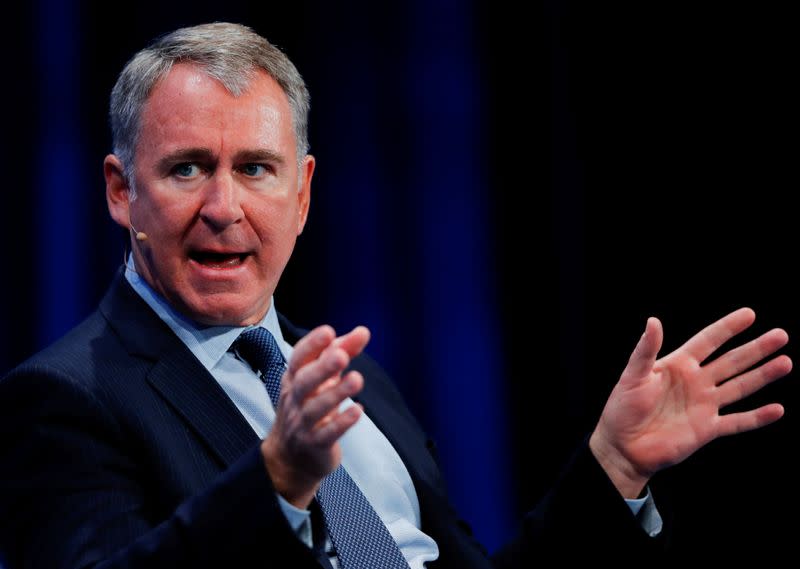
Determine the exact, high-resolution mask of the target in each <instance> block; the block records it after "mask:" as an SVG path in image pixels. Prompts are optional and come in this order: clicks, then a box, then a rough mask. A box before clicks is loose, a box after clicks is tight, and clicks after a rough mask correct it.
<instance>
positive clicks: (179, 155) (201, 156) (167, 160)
mask: <svg viewBox="0 0 800 569" xmlns="http://www.w3.org/2000/svg"><path fill="white" fill-rule="evenodd" d="M213 160H214V153H213V152H211V149H210V148H180V149H178V150H175V151H173V152H170V153H169V154H167V155H166V156H163V157H161V158H160V159H159V160H158V162H157V164H156V168H157V169H158V170H159V171H162V172H166V171H168V170H170V169H171V168H172V167H173V166H174V165H176V164H180V163H181V162H211V161H213Z"/></svg>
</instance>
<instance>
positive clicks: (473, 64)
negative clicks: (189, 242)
mask: <svg viewBox="0 0 800 569" xmlns="http://www.w3.org/2000/svg"><path fill="white" fill-rule="evenodd" d="M378 4H380V6H379V5H378ZM698 4H701V3H695V2H683V1H678V2H669V3H666V2H664V3H661V2H655V3H653V2H650V3H643V2H633V1H625V2H617V3H614V4H613V6H609V5H607V3H600V2H585V3H578V2H568V1H561V2H559V1H556V0H550V1H540V2H534V3H530V4H528V6H527V8H526V9H525V10H523V9H522V8H520V6H519V5H518V4H517V3H514V4H512V3H510V2H502V1H485V0H473V1H472V2H455V1H450V2H444V1H438V2H426V1H423V0H413V1H411V2H389V3H376V2H367V1H348V2H340V3H333V2H312V1H311V0H305V1H296V2H292V3H290V4H288V5H287V4H277V3H265V2H246V1H241V0H228V1H227V2H225V3H224V7H220V6H219V5H218V3H211V2H197V1H195V2H154V1H152V0H145V1H141V2H137V3H136V5H135V6H133V5H130V6H125V7H124V8H123V7H122V6H120V7H119V8H117V7H115V8H114V9H113V10H112V9H111V8H110V7H109V6H108V5H107V4H105V3H99V2H89V1H79V0H73V1H71V2H53V1H40V2H38V3H33V4H31V5H30V6H29V7H23V6H19V7H15V8H7V11H8V20H7V26H6V27H7V28H8V30H7V31H6V32H5V33H4V34H3V42H4V45H3V48H4V51H5V53H6V58H5V61H4V63H5V84H4V86H3V87H2V92H3V102H4V108H5V111H6V112H5V116H4V118H5V128H4V136H3V137H2V138H3V143H2V144H3V146H2V154H0V156H2V158H3V167H2V170H1V171H2V173H3V178H2V182H3V192H2V197H0V200H1V201H0V203H2V210H0V211H2V219H3V223H2V224H0V238H1V239H2V242H3V243H4V244H5V247H4V254H5V256H6V258H5V260H4V263H3V268H2V278H1V279H0V294H2V299H3V303H2V313H1V314H2V316H1V318H0V373H4V372H5V371H7V370H8V369H10V368H11V367H12V366H13V365H15V364H16V363H18V362H19V361H21V360H22V359H23V358H24V357H26V356H28V355H30V354H32V353H33V352H34V351H36V350H37V349H39V348H40V347H42V346H44V345H46V344H47V343H49V342H50V341H52V340H53V339H55V338H57V337H58V336H60V335H61V334H63V332H64V331H66V330H67V329H69V328H70V327H71V326H73V325H74V324H75V323H77V322H78V321H79V320H80V319H81V318H82V317H84V316H85V315H86V314H88V312H89V311H90V310H91V309H92V307H93V306H94V305H95V304H96V302H97V300H98V299H99V297H100V295H101V294H102V293H103V291H104V290H105V287H106V285H107V284H108V281H109V280H110V278H111V276H112V275H113V273H114V270H115V269H116V267H118V266H119V264H120V263H121V259H122V242H123V237H122V235H121V233H120V231H119V230H118V228H116V227H115V226H114V225H113V223H112V222H111V221H110V220H109V218H108V215H107V213H106V210H105V202H104V195H103V190H104V183H103V179H102V168H101V164H102V159H103V156H104V155H105V153H107V152H108V151H109V148H110V137H109V134H108V128H107V123H106V113H107V100H108V93H109V92H110V89H111V86H112V85H113V83H114V81H115V78H116V74H117V73H118V72H119V70H120V69H121V67H122V66H123V65H124V63H125V61H126V60H127V58H128V57H130V56H131V55H132V54H133V52H134V51H136V50H137V49H139V48H141V47H143V46H144V45H145V43H147V41H149V40H150V39H152V38H153V37H155V36H156V35H158V34H161V33H164V32H166V31H169V30H172V29H174V28H176V27H179V26H183V25H191V24H195V23H200V22H205V21H212V20H229V21H237V22H241V23H245V24H247V25H249V26H251V27H253V28H254V29H256V31H258V32H260V33H262V34H264V35H265V36H266V37H267V38H269V39H270V40H271V41H272V42H273V43H275V44H277V45H278V46H280V47H281V48H283V49H284V50H285V51H286V52H287V53H288V55H289V56H290V57H291V58H292V60H293V61H294V62H295V63H296V65H297V66H298V68H299V69H300V72H301V73H302V74H303V76H304V77H305V79H306V81H307V83H308V85H309V88H310V90H311V95H312V114H311V145H312V152H313V153H314V154H315V156H316V157H317V160H318V163H317V173H316V175H315V178H314V192H313V200H312V210H311V218H310V222H309V225H308V226H307V229H306V232H305V233H304V235H303V236H302V238H301V240H300V242H299V244H298V248H297V250H296V253H295V257H294V259H293V261H292V262H291V263H290V265H289V268H288V269H287V272H286V273H285V275H284V279H283V281H282V283H281V285H280V286H279V289H278V291H277V294H276V300H277V305H278V307H279V309H280V310H281V311H282V312H284V313H285V314H287V315H289V316H290V317H291V318H292V319H293V320H295V321H296V322H297V323H298V324H301V325H304V326H314V325H316V324H319V323H322V322H330V323H332V324H334V325H335V326H336V327H337V329H340V330H344V329H346V328H349V327H351V326H353V325H355V324H358V323H365V324H367V325H369V326H370V328H371V329H372V331H373V336H374V339H373V342H372V343H371V345H370V351H371V352H372V354H373V355H375V356H376V357H377V358H378V359H380V360H381V361H382V362H383V363H384V365H385V366H386V367H387V369H389V371H390V372H391V373H392V375H393V376H394V377H395V378H396V380H397V382H398V384H399V386H400V387H401V389H402V391H403V392H404V393H405V395H406V396H407V397H408V399H409V402H410V405H411V406H412V408H413V409H414V410H415V411H416V412H417V414H418V415H419V417H420V419H421V421H422V423H423V424H424V425H425V426H426V428H428V429H429V430H430V432H431V433H432V434H433V435H434V437H435V438H436V439H437V440H438V442H439V446H440V448H441V451H442V459H443V466H444V469H445V473H446V475H447V477H448V481H449V483H450V486H451V491H452V493H453V498H454V501H455V502H456V503H457V505H458V507H459V509H460V511H462V513H463V514H464V515H465V517H467V519H468V520H469V521H470V522H471V523H472V524H473V525H474V527H475V530H476V532H477V534H478V536H479V538H481V539H482V541H484V543H486V544H487V546H488V547H489V548H490V549H494V548H496V547H497V546H498V545H499V544H500V543H501V542H502V540H503V536H505V535H508V534H509V533H510V531H512V529H513V527H514V526H515V523H516V520H517V519H518V517H519V516H520V515H521V514H522V512H524V511H525V510H527V509H528V508H529V507H531V506H532V505H533V504H534V503H535V502H536V501H537V500H538V499H539V498H540V497H541V496H542V494H543V492H544V491H545V490H546V488H547V487H548V485H549V484H550V483H551V482H552V480H553V479H554V477H555V476H556V474H557V472H558V469H559V467H560V465H561V464H562V463H563V462H564V461H565V460H566V458H567V457H568V455H569V453H570V452H571V450H572V449H573V448H574V446H575V445H576V444H577V443H578V441H580V439H581V438H582V437H583V436H585V435H586V433H588V432H589V431H590V430H591V428H592V427H593V425H594V422H595V421H596V419H597V417H598V416H599V413H600V411H601V409H602V406H603V403H604V401H605V399H606V397H607V396H608V393H609V392H610V390H611V387H612V386H613V385H614V383H615V382H616V380H617V378H618V376H619V373H620V372H621V370H622V369H623V367H624V365H625V362H626V361H627V358H628V354H629V353H630V350H631V349H632V348H633V346H634V344H635V342H636V341H637V339H638V338H639V336H640V334H641V332H642V330H643V328H644V323H645V320H646V318H647V316H650V315H655V316H658V317H659V318H661V320H662V322H663V324H664V328H665V334H666V337H665V347H664V351H663V353H668V352H669V351H671V350H672V349H674V348H676V347H678V346H679V345H680V344H681V343H682V342H683V341H685V340H686V339H688V338H689V337H690V336H691V335H692V334H694V333H695V332H696V331H698V330H700V329H701V328H702V327H704V326H705V325H707V324H709V323H711V322H712V321H714V320H716V319H717V318H719V317H721V316H723V315H724V314H726V313H727V312H729V311H731V310H733V309H735V308H738V307H740V306H743V305H748V306H751V307H752V308H754V309H755V310H756V312H757V314H758V320H757V322H756V324H755V326H754V329H753V331H752V332H751V331H748V332H747V333H746V334H744V335H743V338H742V341H743V340H744V339H747V338H752V337H754V336H755V335H756V334H758V333H761V332H764V331H766V330H768V329H769V328H771V327H775V326H780V327H783V328H785V329H786V330H787V331H788V332H789V334H790V336H793V335H794V334H795V332H796V330H797V327H796V324H795V323H796V322H797V318H798V303H797V300H796V297H795V290H796V288H797V286H796V285H797V282H796V279H797V277H795V276H793V275H794V274H795V273H796V271H795V270H794V269H795V267H794V261H795V259H794V255H793V253H794V251H795V232H794V228H795V225H796V223H797V222H796V215H795V212H794V209H793V203H794V200H793V197H794V196H793V195H792V194H793V193H794V192H796V191H797V189H798V184H797V174H796V172H797V168H796V163H795V162H796V159H795V156H796V155H797V149H798V148H797V141H796V132H797V126H798V120H797V118H798V117H797V111H796V108H797V106H796V101H797V100H798V92H797V88H796V87H795V86H794V85H793V82H792V81H790V77H791V76H793V75H796V67H797V66H796V60H797V52H798V50H797V47H798V46H797V39H796V38H797V34H796V32H795V31H794V29H793V22H794V20H793V19H792V18H791V15H790V13H789V9H788V8H770V7H768V6H766V5H763V4H759V5H758V7H752V6H750V7H748V6H746V5H745V6H740V7H738V8H737V7H733V6H732V5H730V4H728V3H722V2H719V3H702V5H698ZM776 5H777V4H776ZM792 70H794V71H792ZM790 102H791V103H793V104H790ZM737 343H740V341H739V340H737ZM795 349H796V348H794V346H793V344H791V343H790V345H789V346H788V347H787V348H786V349H784V350H783V351H784V352H785V353H788V354H789V355H791V356H793V357H795V354H794V352H795ZM796 381H797V380H796V378H795V377H794V374H792V375H790V376H789V377H788V378H786V379H784V380H782V381H780V382H779V383H777V384H774V385H772V386H769V387H768V388H766V389H765V390H763V392H762V393H759V394H757V395H755V396H753V397H751V398H750V400H748V401H747V402H746V405H738V406H737V407H736V409H740V408H741V409H743V408H750V407H752V406H755V405H757V404H760V403H764V402H769V401H774V400H778V401H781V402H782V403H784V404H785V406H786V408H787V414H786V417H785V418H784V419H783V420H781V421H780V422H779V423H778V424H776V425H772V426H770V427H767V428H765V429H763V430H760V431H757V432H754V433H748V434H744V435H739V436H737V437H733V438H729V439H725V440H720V441H716V442H714V443H712V444H711V445H709V446H708V447H707V448H705V449H703V450H702V451H701V452H699V453H698V454H696V455H695V456H693V457H691V458H690V459H689V460H687V461H686V462H684V463H683V464H682V465H680V466H678V467H676V468H673V469H669V470H667V471H664V472H663V473H662V474H660V475H659V476H658V477H656V479H655V480H654V481H653V487H654V491H655V494H656V500H657V503H658V505H659V507H660V508H661V509H662V510H663V511H664V512H665V513H666V512H672V514H671V515H674V517H675V521H676V525H675V535H674V543H675V547H676V551H677V552H678V554H679V556H681V555H683V554H687V555H688V553H689V552H697V551H700V552H705V553H706V554H708V555H709V556H712V557H718V558H727V557H731V558H738V557H740V556H742V555H746V554H748V553H774V554H778V553H784V552H785V553H789V552H791V551H792V550H791V549H790V544H789V541H788V538H789V536H791V535H792V534H793V529H794V522H793V521H792V519H793V518H792V516H791V515H790V516H789V517H788V521H781V520H780V519H779V516H780V517H781V518H783V517H784V516H785V513H787V512H788V513H792V512H793V511H794V510H795V509H796V508H797V506H798V500H797V498H798V493H797V489H796V484H795V471H794V470H793V469H792V468H791V466H790V465H791V464H792V463H793V459H794V457H793V453H794V451H795V447H794V442H795V434H796V432H797V430H798V427H799V426H800V423H798V421H800V399H798V393H797V390H798V388H797V387H796ZM43 396H45V394H43ZM736 409H734V410H736ZM586 531H590V528H586ZM576 543H579V538H576Z"/></svg>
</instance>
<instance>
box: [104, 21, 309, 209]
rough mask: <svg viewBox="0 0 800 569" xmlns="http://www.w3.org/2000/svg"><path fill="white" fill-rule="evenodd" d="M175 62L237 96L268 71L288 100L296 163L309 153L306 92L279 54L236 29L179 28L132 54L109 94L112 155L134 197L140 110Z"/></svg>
mask: <svg viewBox="0 0 800 569" xmlns="http://www.w3.org/2000/svg"><path fill="white" fill-rule="evenodd" d="M175 63H193V64H196V65H199V66H200V67H202V68H203V69H204V70H205V72H206V73H207V74H208V75H209V76H210V77H213V78H214V79H217V80H218V81H219V82H220V83H222V84H223V85H224V86H225V88H226V89H227V90H228V91H230V92H231V94H233V95H234V96H236V97H238V96H239V95H241V94H242V93H243V92H244V91H245V90H246V89H247V86H248V85H249V83H250V80H251V79H252V78H253V77H254V76H255V73H256V72H257V70H258V69H263V70H264V71H266V72H267V73H268V74H269V75H270V76H271V77H272V78H273V79H274V80H275V81H276V82H277V83H278V85H280V86H281V88H282V89H283V91H284V93H286V97H287V98H288V99H289V107H290V108H291V111H292V122H293V126H294V131H295V139H296V141H297V160H298V162H300V161H301V160H302V159H303V158H304V157H305V155H306V154H307V153H308V148H309V146H308V111H309V107H310V97H309V94H308V89H307V88H306V85H305V83H304V82H303V78H302V77H301V76H300V73H299V72H298V71H297V68H296V67H295V66H294V64H293V63H292V62H291V61H290V60H289V58H288V57H286V55H285V54H284V53H283V52H282V51H281V50H280V49H278V48H277V47H275V46H274V45H272V44H271V43H269V42H268V41H267V40H266V39H265V38H263V37H261V36H260V35H258V34H256V33H255V32H254V31H253V30H252V29H250V28H248V27H246V26H242V25H239V24H229V23H225V22H215V23H212V24H202V25H199V26H193V27H189V28H180V29H178V30H175V31H174V32H170V33H169V34H167V35H164V36H162V37H160V38H158V39H156V40H155V41H154V42H153V43H151V44H150V45H149V46H147V47H146V48H144V49H143V50H141V51H139V52H138V53H136V54H135V55H134V56H133V57H132V58H131V59H130V60H129V61H128V63H126V64H125V67H124V68H123V69H122V72H121V73H120V74H119V77H118V78H117V82H116V84H115V85H114V88H113V89H112V90H111V105H110V110H109V117H110V120H111V135H112V137H113V148H114V154H116V155H117V157H118V158H119V159H120V161H121V162H122V164H123V167H124V168H125V172H124V174H125V176H126V178H127V179H128V183H129V184H130V187H131V192H132V193H133V192H135V190H134V177H133V158H134V154H135V151H136V144H137V142H138V140H139V134H140V129H141V124H140V121H141V114H142V108H143V107H144V105H145V103H146V101H147V98H148V97H149V96H150V93H151V91H152V90H153V87H154V86H155V85H156V84H157V83H158V82H159V81H160V80H161V79H163V78H164V77H165V76H166V75H167V73H169V71H170V69H172V66H173V65H174V64H175ZM134 195H135V194H134ZM132 197H133V196H132Z"/></svg>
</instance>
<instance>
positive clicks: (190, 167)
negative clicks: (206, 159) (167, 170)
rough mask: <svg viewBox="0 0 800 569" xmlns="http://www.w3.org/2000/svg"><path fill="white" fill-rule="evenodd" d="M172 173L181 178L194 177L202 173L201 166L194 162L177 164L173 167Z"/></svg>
mask: <svg viewBox="0 0 800 569" xmlns="http://www.w3.org/2000/svg"><path fill="white" fill-rule="evenodd" d="M172 173H173V174H175V175H176V176H178V177H179V178H194V177H196V176H198V175H199V174H200V166H198V165H197V164H194V163H192V162H184V163H182V164H177V165H176V166H175V167H174V168H173V169H172Z"/></svg>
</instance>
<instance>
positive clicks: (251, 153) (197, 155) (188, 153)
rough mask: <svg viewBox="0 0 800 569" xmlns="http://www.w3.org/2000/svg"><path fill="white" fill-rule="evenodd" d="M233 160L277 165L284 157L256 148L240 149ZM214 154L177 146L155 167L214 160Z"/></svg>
mask: <svg viewBox="0 0 800 569" xmlns="http://www.w3.org/2000/svg"><path fill="white" fill-rule="evenodd" d="M233 158H234V162H236V163H242V162H272V163H274V164H277V165H279V166H280V165H282V164H284V163H285V162H286V159H285V158H284V157H283V156H282V155H280V154H278V153H277V152H273V151H272V150H266V149H257V150H240V151H239V152H237V153H236V154H235V155H234V157H233ZM216 159H217V158H216V156H215V155H214V153H213V152H212V151H211V149H210V148H202V147H200V148H179V149H178V150H175V151H173V152H170V153H169V154H167V155H166V156H163V157H162V158H160V159H159V160H158V163H157V168H158V170H160V171H162V172H163V171H168V170H170V169H171V168H172V167H173V166H174V165H176V164H180V163H181V162H205V163H208V162H214V161H216Z"/></svg>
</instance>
